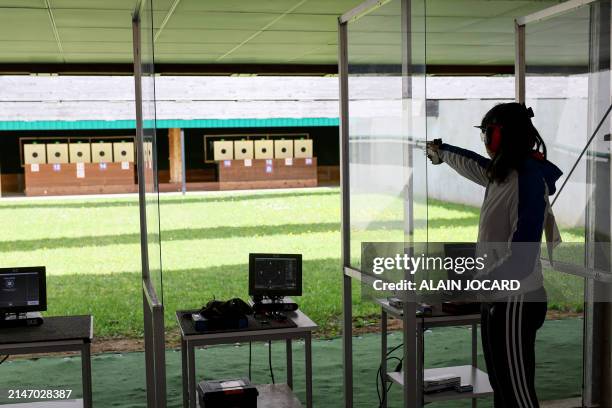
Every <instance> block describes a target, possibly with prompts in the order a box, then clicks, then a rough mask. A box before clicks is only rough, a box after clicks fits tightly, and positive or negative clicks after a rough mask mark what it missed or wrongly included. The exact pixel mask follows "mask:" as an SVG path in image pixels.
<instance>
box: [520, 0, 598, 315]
mask: <svg viewBox="0 0 612 408" xmlns="http://www.w3.org/2000/svg"><path fill="white" fill-rule="evenodd" d="M604 3H607V4H608V5H609V2H604V1H601V2H593V3H591V4H590V5H588V6H584V7H580V8H577V9H573V10H572V11H569V12H566V13H563V14H559V15H556V16H553V17H550V18H547V19H545V20H541V21H536V22H531V23H529V24H527V25H526V27H525V38H526V40H525V50H526V53H525V61H526V78H525V88H526V103H527V105H528V106H531V107H533V110H534V112H535V117H534V119H533V120H534V124H535V125H536V127H537V128H538V129H539V131H540V133H541V135H542V137H543V139H544V140H545V142H546V144H547V148H548V149H547V151H548V158H549V160H550V161H552V162H553V163H554V164H556V165H557V166H558V167H559V168H560V169H561V170H562V171H563V176H562V177H561V179H560V180H559V181H558V182H557V191H556V193H555V194H554V195H552V196H551V201H552V203H553V210H554V212H555V216H556V220H557V223H558V224H559V227H560V230H561V236H562V238H563V241H564V243H563V244H562V245H561V246H560V247H558V248H557V250H556V251H555V256H554V259H555V261H556V262H559V263H563V264H569V265H571V266H575V267H578V268H583V267H584V266H588V267H591V268H593V267H597V265H594V263H593V261H588V258H589V257H591V256H590V255H589V254H591V255H592V254H593V253H594V252H596V251H598V249H597V248H600V249H604V247H607V245H603V246H602V243H603V242H609V236H610V233H609V229H610V225H609V224H610V222H609V215H608V216H607V217H604V216H603V214H602V213H601V211H602V209H604V208H606V209H607V211H608V214H609V208H608V207H609V203H606V201H609V192H608V193H606V192H604V191H603V190H602V187H603V186H604V185H606V184H607V185H608V188H607V190H609V160H610V152H609V142H607V141H606V135H608V134H609V133H610V121H609V117H608V113H609V105H610V102H609V98H610V80H609V53H610V39H609V6H608V7H606V8H605V10H608V11H605V10H603V9H601V7H602V5H603V4H604ZM606 26H607V30H606ZM559 44H563V46H559ZM598 184H599V185H600V187H599V189H597V188H596V186H597V185H598ZM602 193H603V195H602ZM604 196H605V197H604ZM605 257H607V258H609V254H607V255H605ZM575 300H576V302H577V303H580V302H581V300H582V299H581V298H580V299H578V298H577V299H575Z"/></svg>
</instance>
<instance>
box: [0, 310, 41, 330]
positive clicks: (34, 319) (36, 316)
mask: <svg viewBox="0 0 612 408" xmlns="http://www.w3.org/2000/svg"><path fill="white" fill-rule="evenodd" d="M43 321H44V320H43V317H42V314H40V312H25V313H0V329H2V328H6V327H24V326H40V325H41V324H43Z"/></svg>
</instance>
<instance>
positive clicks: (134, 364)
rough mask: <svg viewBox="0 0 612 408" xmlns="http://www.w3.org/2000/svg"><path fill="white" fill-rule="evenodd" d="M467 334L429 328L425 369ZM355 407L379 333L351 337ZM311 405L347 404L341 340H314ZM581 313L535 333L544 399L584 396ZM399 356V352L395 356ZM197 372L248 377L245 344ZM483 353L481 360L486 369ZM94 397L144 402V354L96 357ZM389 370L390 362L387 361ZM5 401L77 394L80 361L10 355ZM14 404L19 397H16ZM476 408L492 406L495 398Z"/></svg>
mask: <svg viewBox="0 0 612 408" xmlns="http://www.w3.org/2000/svg"><path fill="white" fill-rule="evenodd" d="M470 335H471V331H470V329H469V328H466V327H453V328H436V329H433V330H429V331H427V332H426V333H425V344H426V356H425V364H426V366H427V367H445V366H455V365H466V364H469V363H470V344H471V343H470ZM400 342H401V334H400V333H399V332H396V333H391V334H390V335H389V347H393V346H395V345H398V344H399V343H400ZM353 347H354V354H353V357H354V381H355V388H354V396H355V404H354V406H355V407H359V408H372V407H376V406H377V405H378V399H377V396H376V387H375V384H376V383H375V378H376V370H377V369H378V365H379V363H380V335H378V334H366V335H363V336H359V337H354V338H353ZM272 350H273V364H274V373H275V379H276V380H277V381H279V382H284V381H285V370H284V364H285V363H284V359H285V346H284V344H283V343H279V342H275V343H273V346H272ZM312 350H313V390H314V406H315V407H325V408H336V407H341V406H343V403H342V398H343V397H342V395H343V394H342V388H341V387H342V375H343V374H342V340H341V339H333V340H315V341H314V343H313V348H312ZM581 350H582V319H565V320H549V321H547V322H546V323H545V324H544V326H543V327H542V329H540V330H539V331H538V339H537V343H536V361H537V363H536V364H537V368H536V388H537V392H538V397H539V399H540V400H551V399H564V398H572V397H577V396H579V395H580V389H581V384H582V366H581V364H582V352H581ZM267 352H268V349H267V347H266V345H262V344H254V345H253V370H252V373H253V377H252V379H253V381H254V382H255V383H269V382H270V377H269V372H268V365H267V363H268V361H267V356H268V353H267ZM303 352H304V345H303V342H296V343H294V346H293V361H294V384H295V390H296V392H297V395H298V397H299V398H300V399H301V400H302V401H304V359H303ZM397 354H401V350H400V351H399V352H398V353H395V354H394V355H397ZM196 359H197V360H196V361H197V364H196V367H197V378H198V379H202V378H207V379H220V378H234V377H236V376H247V375H248V346H247V345H246V344H242V345H235V346H220V347H211V348H207V349H205V350H197V351H196ZM483 364H484V362H483V357H482V351H481V350H479V365H480V366H481V367H483ZM92 367H93V400H94V406H96V407H103V408H106V407H124V408H136V407H144V406H145V401H146V400H145V398H146V397H145V379H144V375H145V370H144V356H143V354H142V353H125V354H103V355H96V356H94V357H93V363H92ZM390 368H393V366H392V365H390ZM166 370H167V390H168V407H180V406H182V405H181V404H182V400H181V395H182V394H181V376H180V372H181V368H180V352H178V351H177V350H168V351H167V353H166ZM0 383H1V384H2V386H0V404H1V403H6V402H9V401H8V400H7V399H6V392H5V391H6V390H7V389H11V388H19V389H24V388H27V389H41V388H42V389H50V388H53V389H71V390H73V392H74V395H75V396H77V397H78V396H80V395H81V391H80V387H81V385H80V360H79V358H78V357H67V358H62V357H60V358H41V359H38V360H16V361H13V360H9V361H7V362H6V363H5V364H3V365H1V366H0ZM12 402H15V401H12ZM389 402H390V403H389V407H391V408H395V407H400V406H401V393H400V389H399V388H398V387H397V386H393V388H392V389H391V393H390V397H389ZM429 406H431V407H432V408H462V407H464V408H468V407H470V406H471V404H470V402H469V400H467V401H451V402H445V403H437V404H432V405H428V407H429ZM478 406H479V407H491V398H487V399H484V400H481V401H480V402H479V404H478Z"/></svg>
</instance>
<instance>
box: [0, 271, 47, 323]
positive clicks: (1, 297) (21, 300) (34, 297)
mask: <svg viewBox="0 0 612 408" xmlns="http://www.w3.org/2000/svg"><path fill="white" fill-rule="evenodd" d="M45 310H47V284H46V270H45V267H44V266H36V267H25V268H0V315H8V314H13V313H16V314H18V313H26V312H42V311H45Z"/></svg>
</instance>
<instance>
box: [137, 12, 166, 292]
mask: <svg viewBox="0 0 612 408" xmlns="http://www.w3.org/2000/svg"><path fill="white" fill-rule="evenodd" d="M153 3H154V2H153V0H143V4H142V8H141V15H140V39H141V53H140V57H141V84H142V142H141V143H139V146H138V147H139V148H140V149H141V150H142V164H141V166H142V169H141V170H140V171H139V177H140V178H141V179H140V180H139V184H140V185H142V186H143V188H141V197H143V195H144V197H143V200H144V203H145V221H146V235H147V241H146V242H147V248H146V252H147V258H148V259H147V260H148V265H147V268H145V273H148V277H149V279H150V282H151V284H152V285H153V288H154V290H155V292H156V294H157V297H158V299H159V301H160V302H161V303H163V280H162V266H161V238H160V219H159V214H160V211H159V189H158V179H157V176H158V173H157V139H156V110H155V109H156V107H155V64H154V61H155V52H154V27H153Z"/></svg>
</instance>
